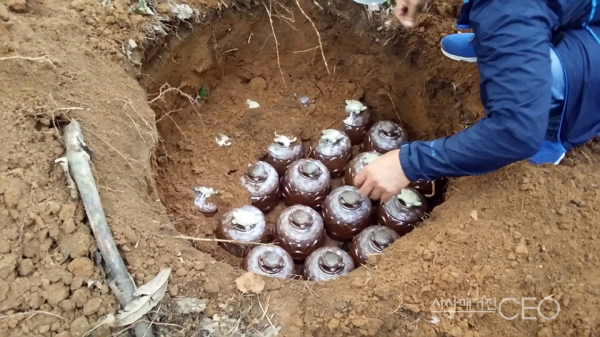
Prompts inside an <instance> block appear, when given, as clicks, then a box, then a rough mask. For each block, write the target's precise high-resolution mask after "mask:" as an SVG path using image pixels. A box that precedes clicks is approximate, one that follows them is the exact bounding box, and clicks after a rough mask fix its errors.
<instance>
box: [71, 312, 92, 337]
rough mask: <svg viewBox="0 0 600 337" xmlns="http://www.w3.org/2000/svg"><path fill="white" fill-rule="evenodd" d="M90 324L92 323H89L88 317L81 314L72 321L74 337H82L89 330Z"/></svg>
mask: <svg viewBox="0 0 600 337" xmlns="http://www.w3.org/2000/svg"><path fill="white" fill-rule="evenodd" d="M89 326H90V323H88V320H87V318H85V316H80V317H78V318H77V319H75V320H74V321H73V322H72V323H71V335H72V336H73V337H76V336H77V337H81V336H83V335H85V333H86V332H88V330H89Z"/></svg>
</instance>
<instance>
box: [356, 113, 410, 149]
mask: <svg viewBox="0 0 600 337" xmlns="http://www.w3.org/2000/svg"><path fill="white" fill-rule="evenodd" d="M406 140H407V137H406V131H405V130H404V128H403V127H402V126H401V125H400V124H398V123H396V122H392V121H380V122H377V123H375V124H374V125H373V126H372V127H371V128H370V129H369V131H368V132H367V136H366V137H365V140H364V142H363V148H364V150H365V151H377V152H379V153H381V154H384V153H386V152H390V151H392V150H397V149H399V148H400V146H402V143H404V142H406Z"/></svg>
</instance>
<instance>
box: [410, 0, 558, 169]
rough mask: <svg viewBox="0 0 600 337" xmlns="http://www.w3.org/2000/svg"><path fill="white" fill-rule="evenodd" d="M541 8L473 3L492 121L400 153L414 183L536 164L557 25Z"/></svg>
mask: <svg viewBox="0 0 600 337" xmlns="http://www.w3.org/2000/svg"><path fill="white" fill-rule="evenodd" d="M547 11H548V9H547V8H546V6H545V5H544V4H543V1H539V0H528V1H523V0H513V1H510V0H504V1H502V0H475V3H474V4H473V8H472V10H471V13H470V15H471V26H472V28H473V30H474V32H475V51H476V53H477V65H478V68H479V76H480V91H481V101H482V103H483V106H484V108H485V110H486V112H487V113H488V116H487V117H485V118H483V119H481V120H480V121H479V122H477V123H476V124H475V125H473V126H471V127H470V128H468V129H466V130H464V131H461V132H460V133H457V134H455V135H453V136H451V137H445V138H441V139H437V140H434V141H427V142H411V143H407V144H405V145H404V146H403V147H402V148H401V150H400V160H401V164H402V168H403V170H404V173H405V174H406V176H407V178H408V179H409V180H410V181H415V180H418V179H427V180H433V179H437V178H441V177H458V176H471V175H480V174H484V173H488V172H491V171H495V170H497V169H499V168H501V167H503V166H506V165H508V164H511V163H514V162H517V161H519V160H522V159H525V158H529V157H531V156H533V155H534V154H535V153H536V152H537V151H538V149H539V147H540V145H541V143H542V141H543V140H544V136H545V131H546V127H547V124H548V113H549V110H550V102H551V91H550V86H551V81H552V76H551V73H550V57H549V52H550V41H551V28H550V27H551V26H552V25H551V23H550V22H549V21H550V20H551V19H550V18H548V17H547Z"/></svg>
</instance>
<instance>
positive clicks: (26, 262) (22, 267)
mask: <svg viewBox="0 0 600 337" xmlns="http://www.w3.org/2000/svg"><path fill="white" fill-rule="evenodd" d="M32 271H33V261H32V260H31V259H23V260H21V262H20V263H19V275H21V276H27V275H29V274H31V272H32Z"/></svg>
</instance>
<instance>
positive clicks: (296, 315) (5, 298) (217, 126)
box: [0, 0, 600, 337]
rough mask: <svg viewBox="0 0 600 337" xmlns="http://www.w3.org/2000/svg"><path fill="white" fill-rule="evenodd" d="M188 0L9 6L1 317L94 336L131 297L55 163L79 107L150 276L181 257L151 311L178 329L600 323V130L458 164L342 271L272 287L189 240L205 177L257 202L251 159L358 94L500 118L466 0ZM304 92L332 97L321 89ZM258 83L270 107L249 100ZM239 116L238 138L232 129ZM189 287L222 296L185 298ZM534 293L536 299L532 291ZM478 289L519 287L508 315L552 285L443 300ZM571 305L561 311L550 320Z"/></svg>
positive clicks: (111, 214) (1, 156)
mask: <svg viewBox="0 0 600 337" xmlns="http://www.w3.org/2000/svg"><path fill="white" fill-rule="evenodd" d="M183 2H184V3H188V4H189V5H190V6H191V7H192V8H194V9H195V10H197V13H196V14H197V15H196V16H195V18H192V19H188V20H185V21H184V22H179V21H178V20H177V19H175V18H174V17H175V15H176V13H175V14H174V13H173V11H174V8H173V6H174V4H172V5H173V6H169V4H168V3H167V2H164V1H153V2H148V3H149V6H150V8H151V9H152V10H153V11H155V13H156V14H158V15H142V14H139V13H138V12H136V11H134V10H131V8H130V6H131V5H135V3H134V2H133V1H129V0H115V1H112V2H111V1H104V2H98V1H92V0H74V1H72V2H64V1H56V0H47V1H43V2H42V1H34V0H27V1H25V0H10V1H7V2H5V4H0V42H1V43H0V45H1V46H2V47H1V48H0V79H2V81H0V92H2V94H3V95H2V100H0V106H1V107H2V110H1V111H2V118H3V123H2V132H0V140H1V142H0V213H1V215H0V333H1V334H2V335H8V336H23V335H26V336H55V335H56V336H61V337H66V336H83V335H84V334H85V333H86V332H88V331H89V330H90V329H92V328H94V327H95V326H96V325H97V322H98V321H99V320H100V318H101V316H102V315H104V314H107V313H113V312H115V310H117V304H116V303H117V302H116V299H115V298H114V296H113V294H112V292H111V290H110V288H109V286H108V285H107V283H106V281H105V280H104V279H103V278H102V276H101V274H100V271H99V270H98V269H97V268H96V267H95V265H94V262H93V252H94V251H95V250H96V244H95V242H94V238H93V235H92V234H91V232H90V229H89V226H88V224H87V218H86V216H85V212H84V210H83V207H82V205H81V203H80V202H79V201H77V200H73V199H71V198H70V196H69V191H68V189H67V188H66V185H65V181H64V176H63V173H62V171H61V169H60V167H57V166H54V164H53V161H54V160H55V159H56V158H58V157H60V156H62V155H63V154H64V146H63V144H62V142H61V134H62V133H61V131H60V128H59V126H60V125H61V123H60V122H61V121H65V120H66V119H67V118H75V119H77V120H78V121H79V122H80V123H81V124H82V126H83V128H84V135H85V137H86V141H87V143H88V145H89V146H90V147H91V148H92V150H93V151H94V154H95V155H94V158H93V164H94V166H93V169H94V173H95V177H96V182H97V185H98V187H99V190H100V195H101V198H102V202H103V206H104V208H105V211H106V214H107V217H108V220H109V223H110V225H111V229H112V231H113V234H114V236H115V241H116V242H117V244H118V246H119V249H120V250H121V253H122V255H123V257H124V258H125V261H126V263H127V266H128V268H129V271H130V273H131V275H132V277H133V279H134V280H135V282H136V284H137V285H141V284H143V283H145V282H147V281H148V280H150V279H151V278H153V277H154V275H156V274H157V273H158V271H159V270H161V269H163V268H165V267H167V266H170V267H172V268H173V273H172V278H171V280H170V282H169V292H168V295H167V298H165V299H164V300H163V302H162V303H161V305H160V306H157V307H156V308H155V310H154V312H153V313H151V314H150V317H151V318H152V319H153V320H154V323H153V327H154V328H156V329H160V330H161V332H162V333H163V334H165V335H168V334H169V335H181V336H191V335H198V334H200V333H204V334H206V332H202V331H209V332H211V333H213V334H214V335H218V330H220V331H222V333H223V334H227V333H229V335H235V334H236V333H237V334H243V333H246V334H247V335H256V336H259V335H260V334H259V333H262V332H264V331H273V330H277V329H276V328H277V327H278V326H281V327H282V329H281V331H280V333H279V335H283V336H343V335H348V336H361V335H366V336H405V335H415V336H416V335H440V336H515V335H535V334H537V335H538V336H554V335H558V336H594V335H597V334H598V333H600V332H599V327H598V310H597V308H598V307H600V303H599V301H598V296H599V292H600V283H599V280H600V272H599V271H598V270H599V268H598V267H599V256H600V255H599V254H600V248H599V246H598V245H597V240H598V236H599V235H600V229H599V228H600V227H599V226H598V220H597V218H598V214H599V211H600V210H599V209H598V207H599V206H598V205H600V190H599V186H600V176H599V175H598V173H597V172H598V167H599V164H598V158H599V157H598V154H599V153H600V145H598V143H597V142H596V143H594V142H592V143H590V144H587V145H584V146H582V147H580V148H578V149H575V150H574V151H573V152H572V153H570V154H569V155H568V157H567V158H566V159H565V160H564V162H563V164H561V165H560V166H557V167H532V166H530V165H529V164H526V163H521V164H516V165H513V166H511V167H508V168H506V169H503V170H501V171H499V172H497V173H494V174H492V175H488V176H483V177H472V178H461V179H455V180H453V181H451V184H450V187H449V189H448V200H447V202H446V203H444V204H443V205H441V206H439V207H438V208H436V209H435V210H434V212H433V214H432V217H431V219H430V220H428V221H427V222H426V223H424V224H423V225H422V226H420V227H419V228H417V229H415V230H414V231H413V232H411V233H410V234H409V235H407V236H405V237H403V238H402V239H401V240H399V241H397V242H396V243H395V244H394V245H393V246H392V247H390V248H388V249H387V250H386V251H385V253H384V254H382V255H381V256H380V257H379V258H378V259H377V261H375V262H376V264H374V265H370V266H366V267H361V268H359V269H357V270H356V271H354V272H352V273H351V274H350V275H348V276H346V277H343V278H340V279H339V280H336V281H334V282H324V283H318V284H317V283H311V282H305V281H295V280H291V281H280V280H271V279H267V280H265V282H266V284H265V286H264V288H261V290H260V291H258V292H259V294H258V295H254V294H245V295H244V294H242V293H241V292H240V290H239V289H240V288H243V289H245V287H246V286H244V287H240V286H239V284H236V282H235V280H236V278H237V277H238V276H240V275H241V274H242V271H241V270H240V269H238V268H237V267H235V266H232V265H230V263H234V262H235V261H229V260H228V258H227V256H223V254H222V253H221V251H220V250H219V249H220V248H219V247H218V246H217V245H216V244H215V243H211V242H208V243H207V242H200V241H191V240H184V239H180V238H177V237H178V236H180V235H182V234H185V235H187V236H194V237H197V238H210V237H211V235H212V231H213V230H214V225H215V221H216V220H217V218H214V219H212V220H207V219H205V218H204V217H202V216H201V215H199V214H198V213H197V209H196V208H195V206H194V205H193V192H192V190H191V188H192V187H194V186H202V185H210V186H214V187H215V188H216V189H218V190H219V191H221V192H222V194H221V198H220V200H221V202H222V204H220V205H219V207H220V208H223V209H227V208H231V207H235V206H240V205H242V204H246V203H247V202H248V199H247V194H246V192H245V191H243V190H242V189H241V188H240V186H239V184H238V182H239V175H240V174H241V172H242V170H243V169H244V168H245V167H246V165H247V164H248V163H250V162H252V161H254V160H256V159H258V158H260V157H261V156H262V155H263V154H264V148H265V146H266V145H267V144H268V143H269V142H270V141H271V140H272V136H273V133H274V132H275V131H278V132H279V131H281V132H290V131H293V132H295V133H299V134H301V138H302V139H303V140H305V141H309V140H311V139H314V137H316V135H317V134H318V132H319V131H320V130H322V129H324V128H328V127H334V126H335V125H336V123H340V122H341V120H340V117H339V116H340V112H341V111H343V105H344V100H346V99H351V98H363V99H364V101H365V102H366V103H367V104H368V105H370V106H372V107H373V110H374V113H375V114H376V115H377V117H378V118H379V119H398V118H399V119H401V120H402V122H403V123H404V125H405V126H406V127H407V128H408V129H409V132H410V133H411V135H412V137H413V139H433V138H435V137H441V136H446V135H452V134H453V133H456V132H459V131H461V130H462V129H464V128H465V127H467V126H469V125H471V124H472V123H474V122H475V121H476V120H477V119H478V118H479V116H481V112H482V108H481V106H480V103H479V100H478V91H477V72H476V68H475V67H474V66H472V65H464V64H460V63H453V62H451V61H449V60H445V59H442V58H441V55H440V53H439V52H438V49H437V43H438V42H439V39H440V38H441V37H443V36H445V35H446V34H449V33H453V32H454V28H453V18H454V17H455V15H456V12H457V9H458V6H459V5H460V4H459V3H460V1H456V2H446V1H443V0H441V1H437V2H435V3H434V4H433V5H432V6H430V7H428V8H427V10H426V13H425V14H424V16H423V17H422V19H421V21H420V23H419V27H418V28H417V29H415V30H412V31H407V30H403V29H398V28H396V25H395V23H394V21H393V19H392V18H391V17H389V15H385V14H383V13H378V12H374V13H370V12H367V11H365V9H364V7H362V6H359V5H357V4H354V3H352V2H337V1H333V2H322V1H318V0H317V1H316V2H312V1H301V2H299V4H300V6H302V9H303V10H304V12H305V13H306V15H307V16H308V17H309V18H310V19H311V20H312V22H313V23H314V26H313V24H312V23H311V21H309V20H308V19H307V18H306V17H305V16H304V15H303V13H302V12H301V11H300V9H299V7H298V5H297V4H296V2H294V1H289V2H271V3H267V2H265V3H264V4H263V2H257V3H251V2H248V3H243V2H203V1H191V0H190V1H183ZM177 8H178V7H175V9H177ZM268 12H270V13H271V18H272V26H271V23H270V21H269V15H268ZM158 16H161V17H162V21H160V22H161V23H159V22H158V21H157V17H158ZM167 17H170V18H171V19H170V21H166V18H167ZM315 28H316V30H317V31H318V32H319V35H320V41H319V37H318V36H317V34H316V32H315ZM163 32H164V33H166V35H163ZM275 40H277V44H276V42H275ZM320 42H321V43H322V45H323V50H322V51H323V54H321V49H320V48H318V47H319V45H320ZM276 46H277V48H276ZM323 56H324V58H325V59H326V60H327V66H326V65H325V63H324V61H323ZM27 58H28V59H27ZM203 87H204V88H206V91H205V92H204V91H202V90H201V89H202V88H203ZM161 88H162V93H163V95H160V93H161ZM170 88H177V89H179V91H176V90H170ZM199 92H204V93H202V95H201V96H202V97H201V98H203V99H201V100H195V98H196V95H197V94H198V93H199ZM182 94H187V95H189V96H190V97H191V98H192V101H190V100H188V99H187V98H186V97H185V96H183V95H182ZM294 94H296V96H294ZM304 95H306V96H308V97H309V98H311V99H314V101H315V102H314V103H312V104H311V105H309V106H308V107H304V106H303V105H302V104H300V103H299V102H298V97H300V96H304ZM247 99H251V100H253V101H256V102H258V103H259V104H260V105H261V107H260V108H259V109H247V108H246V100H247ZM192 102H193V103H192ZM152 109H154V110H152ZM220 133H224V134H227V135H228V136H230V137H231V139H232V141H233V144H232V146H231V147H218V146H217V144H216V142H215V137H216V136H218V134H220ZM228 262H229V263H228ZM248 282H250V281H248ZM253 282H259V283H260V281H256V280H253ZM238 283H239V282H238ZM254 289H256V288H254ZM182 297H195V298H200V299H206V302H205V304H206V305H207V306H206V308H205V309H204V310H203V313H186V314H182V313H178V311H176V310H175V308H176V307H175V305H174V303H175V302H176V301H177V300H178V299H180V298H182ZM528 297H535V298H536V300H525V303H524V304H525V305H522V303H521V300H522V298H528ZM442 298H443V300H442ZM467 298H469V299H474V300H475V299H476V300H480V301H482V299H490V300H494V299H495V300H496V302H495V308H496V309H498V306H499V303H500V302H501V301H502V299H505V298H513V299H515V301H516V302H518V303H519V304H518V305H517V304H516V303H515V302H514V301H505V302H503V303H504V304H503V306H502V307H501V312H502V314H503V315H504V316H505V317H512V316H514V315H515V314H519V315H520V314H521V307H522V306H524V307H536V306H537V305H538V304H539V303H540V302H541V301H542V300H543V299H545V298H548V300H546V301H544V302H543V303H542V304H541V305H540V310H539V311H537V310H535V309H531V310H530V309H525V315H526V316H527V317H535V319H529V320H526V319H522V317H520V316H519V317H517V318H515V319H513V320H507V319H505V318H503V317H502V315H500V314H499V313H497V312H496V313H481V312H478V313H473V312H465V311H473V310H477V309H476V307H477V302H476V301H473V304H472V306H471V307H470V309H469V308H467V307H466V305H465V306H462V307H461V306H460V305H458V306H457V307H456V310H455V309H454V306H452V307H451V308H448V307H447V306H445V307H444V308H440V307H441V305H440V304H441V303H442V302H444V303H445V304H444V305H447V302H445V301H446V300H447V299H452V300H454V299H456V301H457V302H458V304H460V300H461V299H462V303H463V304H466V303H465V302H466V300H467ZM550 298H552V299H554V300H556V302H554V301H551V300H549V299H550ZM482 303H483V301H482ZM490 303H493V302H492V301H490V302H487V303H485V304H486V305H488V304H490ZM556 303H558V304H559V305H560V312H559V313H558V315H557V316H556V317H555V318H554V319H551V320H549V319H544V316H545V317H551V316H553V315H554V314H555V313H556V311H557V306H556ZM479 310H481V308H480V309H479ZM434 311H444V312H443V313H439V312H434ZM461 311H462V312H461ZM496 311H497V310H496ZM113 333H115V334H116V333H118V331H113ZM92 334H96V335H97V336H107V335H110V331H108V330H107V329H106V328H104V327H100V328H98V329H96V330H95V331H94V332H93V333H92Z"/></svg>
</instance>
